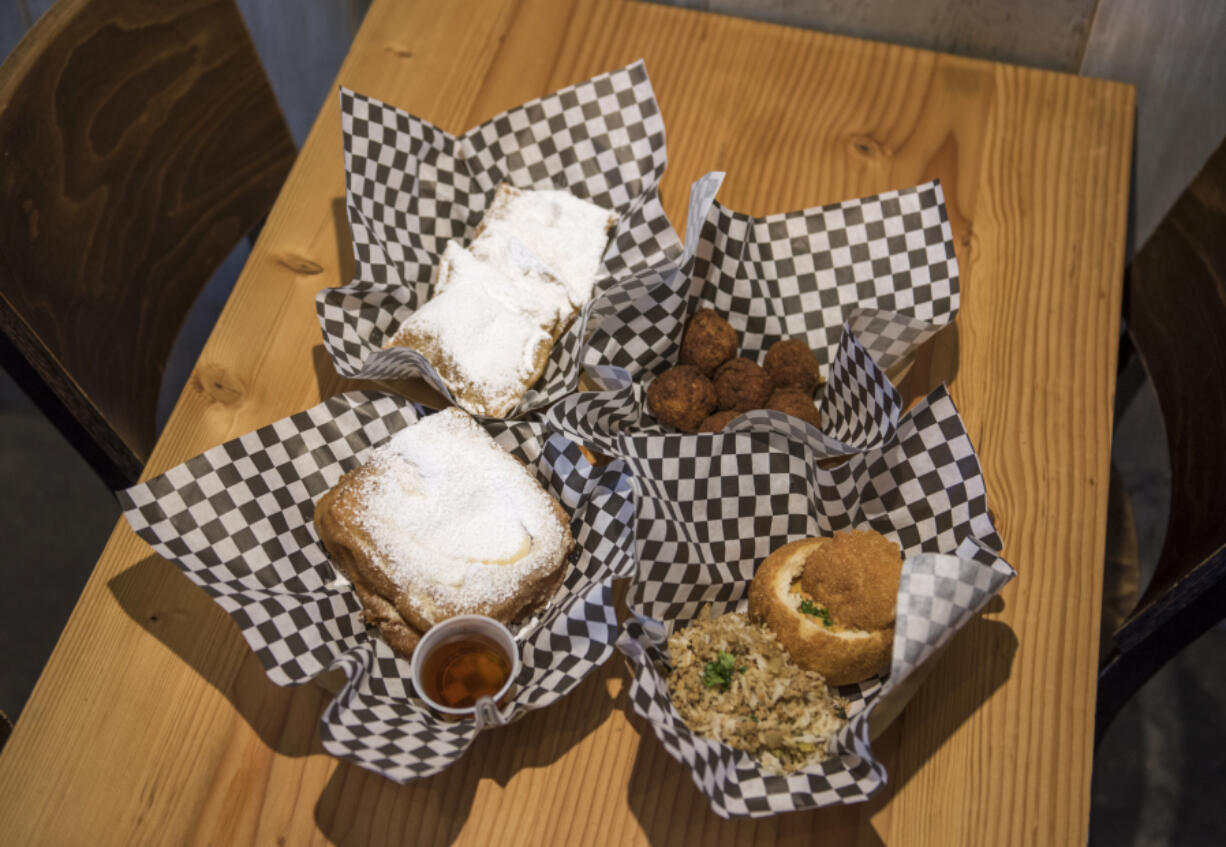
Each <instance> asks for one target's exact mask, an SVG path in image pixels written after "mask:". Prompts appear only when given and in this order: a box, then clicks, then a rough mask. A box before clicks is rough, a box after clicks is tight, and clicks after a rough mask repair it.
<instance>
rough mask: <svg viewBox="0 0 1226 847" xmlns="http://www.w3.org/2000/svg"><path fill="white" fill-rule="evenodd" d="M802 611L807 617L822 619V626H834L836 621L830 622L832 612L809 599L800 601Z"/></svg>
mask: <svg viewBox="0 0 1226 847" xmlns="http://www.w3.org/2000/svg"><path fill="white" fill-rule="evenodd" d="M800 611H801V612H803V613H804V614H806V615H812V616H813V617H815V618H821V619H822V626H834V621H832V620H830V610H829V609H824V608H822V607H821V606H818V605H816V604H815V603H814V602H813V601H812V600H810V599H809V598H808V597H806V598H805V599H803V600H801V601H800Z"/></svg>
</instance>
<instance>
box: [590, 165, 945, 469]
mask: <svg viewBox="0 0 1226 847" xmlns="http://www.w3.org/2000/svg"><path fill="white" fill-rule="evenodd" d="M723 178H724V175H723V174H722V173H710V174H707V175H706V176H704V177H703V178H702V179H699V180H698V181H697V182H695V183H694V185H693V186H692V187H691V190H690V207H689V213H688V220H687V224H686V244H685V250H684V253H683V255H682V257H681V259H680V260H679V264H678V268H677V270H676V271H675V272H673V273H660V272H657V273H656V274H655V275H654V276H644V278H643V279H642V280H640V284H639V285H638V286H636V287H635V288H634V289H633V292H634V298H633V299H632V300H631V301H630V302H629V303H628V304H627V305H626V306H624V307H623V308H621V309H619V310H618V311H617V312H616V313H614V314H611V315H609V316H608V317H606V318H604V319H603V320H602V321H601V322H600V323H599V324H598V325H594V327H593V332H592V337H591V339H590V340H589V342H588V344H587V346H586V347H585V348H584V352H583V360H584V363H585V364H586V365H587V366H588V368H589V370H590V369H592V368H598V367H600V366H612V367H614V368H619V369H621V370H622V371H624V372H625V373H626V375H628V377H629V378H630V379H631V380H635V381H640V382H643V383H644V384H646V383H647V382H650V380H651V379H652V378H653V377H654V376H656V375H658V374H659V373H660V372H661V371H663V370H664V369H666V368H668V367H671V366H672V365H674V364H676V363H677V359H678V352H679V350H680V346H681V336H682V332H683V330H684V326H685V321H686V320H687V318H688V316H689V315H691V314H693V313H694V312H695V311H697V310H698V309H703V308H710V309H714V310H715V311H716V312H717V313H718V314H720V315H722V316H723V317H724V318H725V319H726V320H727V321H728V322H729V323H730V324H731V325H732V327H733V329H735V330H736V331H737V335H738V338H739V351H740V352H739V355H741V356H745V357H748V358H750V359H753V360H754V361H757V362H759V363H761V361H762V359H763V357H764V356H765V353H766V351H767V349H769V348H770V346H771V345H772V344H774V343H775V342H776V341H779V340H782V339H787V338H799V339H803V340H804V341H805V342H806V343H807V344H808V345H809V347H810V348H811V349H812V350H813V351H814V354H815V355H816V357H817V360H818V363H819V365H820V367H821V369H822V372H823V374H824V375H825V377H826V379H827V386H826V388H825V389H824V391H823V397H822V399H821V402H822V404H823V406H822V411H823V420H825V421H829V424H827V425H826V426H825V429H826V435H825V436H824V437H823V436H821V435H820V434H818V433H813V434H811V435H809V436H807V438H808V440H810V441H811V442H812V443H813V444H814V445H815V449H818V450H819V451H820V452H821V453H822V455H827V456H833V455H840V454H843V453H848V452H852V451H853V450H864V449H871V448H874V447H879V446H881V445H883V444H885V443H887V442H888V441H889V438H890V433H891V431H892V427H893V425H894V424H895V423H896V421H897V416H898V411H899V398H898V395H897V392H895V391H894V390H893V388H892V387H891V386H890V384H889V381H888V379H886V377H885V375H884V371H885V370H888V369H890V368H891V367H893V366H894V365H895V364H896V363H898V362H899V361H900V360H901V359H902V358H903V357H905V356H906V355H907V354H908V353H909V352H910V351H911V350H913V349H914V348H915V347H917V346H918V345H919V344H921V343H922V342H924V341H925V340H927V339H928V338H929V337H931V336H932V335H933V334H935V333H936V332H937V331H938V330H940V329H941V328H942V327H943V326H945V325H946V324H948V323H949V322H950V321H952V320H953V318H954V316H955V314H956V313H957V310H958V264H957V259H956V257H955V255H954V245H953V234H952V230H951V229H950V225H949V217H948V215H947V214H946V211H945V203H944V195H943V194H942V192H941V186H940V184H939V183H937V182H930V183H927V184H925V185H921V186H917V187H915V188H909V189H905V190H902V191H891V192H887V193H885V194H878V195H876V196H874V197H865V198H862V199H859V200H848V201H847V202H844V203H838V204H835V205H830V206H822V207H818V208H813V209H804V210H801V211H797V212H787V213H784V214H778V215H771V216H769V217H765V218H750V217H748V216H746V215H742V214H740V213H738V212H733V211H730V210H728V209H725V208H724V207H722V206H721V205H720V204H719V203H718V202H717V201H716V199H715V195H716V193H717V192H718V190H719V187H720V185H721V184H722V182H723ZM848 330H850V331H851V335H853V336H854V338H852V339H849V337H848ZM620 381H621V380H620V379H616V378H615V379H614V383H615V384H619V383H620ZM605 385H606V387H612V386H611V385H609V384H608V382H607V381H606V383H605ZM640 425H642V426H647V427H651V426H653V424H652V423H651V419H650V418H644V419H642V420H641V421H640ZM806 428H807V427H806Z"/></svg>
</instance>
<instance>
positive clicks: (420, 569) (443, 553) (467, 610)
mask: <svg viewBox="0 0 1226 847" xmlns="http://www.w3.org/2000/svg"><path fill="white" fill-rule="evenodd" d="M569 523H570V520H569V517H568V516H567V514H566V512H565V511H564V510H563V508H562V506H561V505H560V504H559V503H558V501H557V500H555V499H554V498H553V497H552V496H550V495H549V494H548V493H547V492H546V491H545V490H544V488H542V487H541V485H540V483H539V482H537V480H536V479H535V477H533V476H532V474H531V473H530V472H529V471H528V469H527V468H525V467H524V466H523V465H522V464H521V463H520V462H519V461H518V460H516V459H515V457H513V456H511V455H510V454H509V453H507V452H505V451H504V450H502V448H500V447H499V446H498V445H497V444H496V443H495V442H494V440H493V439H492V438H491V437H490V436H489V434H488V433H486V432H485V430H484V429H482V428H481V427H480V426H478V425H477V423H476V422H475V421H473V419H472V418H470V417H469V416H468V415H467V414H465V413H464V412H462V411H461V410H459V409H456V408H454V407H453V408H449V409H446V410H444V411H442V412H439V413H437V414H434V415H430V416H428V417H425V418H423V419H421V420H420V421H418V422H417V423H416V424H413V425H412V426H409V427H407V428H405V429H403V430H401V431H400V432H398V433H396V434H395V435H394V436H392V438H391V439H390V440H389V441H387V442H386V443H384V444H383V445H381V446H380V447H378V448H376V449H375V450H374V452H373V453H372V454H371V456H370V458H369V459H368V460H367V461H366V463H365V464H363V465H361V466H360V467H358V468H355V469H354V470H352V471H350V472H349V473H347V474H345V475H344V476H343V477H342V478H341V479H340V481H339V482H338V483H337V484H336V486H335V487H334V488H332V490H330V491H328V492H327V493H326V494H324V496H323V497H322V498H320V500H319V502H318V503H317V504H316V506H315V526H316V528H317V530H318V531H319V537H320V539H321V540H322V541H323V543H324V546H325V547H326V548H327V550H328V553H329V555H330V556H331V557H332V561H333V562H334V563H335V564H336V566H337V567H338V568H340V570H341V571H343V572H344V574H345V575H346V576H347V577H348V578H349V580H350V582H352V583H353V587H354V589H355V591H356V592H357V595H358V598H359V599H360V600H361V601H362V606H363V616H364V617H365V619H366V622H367V623H369V624H371V625H373V626H376V627H378V629H379V631H380V633H381V634H382V635H383V637H384V639H386V640H387V642H388V643H389V644H390V645H391V646H392V647H393V648H395V649H396V650H397V651H399V652H400V653H402V654H404V655H405V656H409V655H411V654H412V652H413V649H414V647H415V646H416V645H417V641H418V639H419V638H420V636H421V635H423V634H424V633H425V632H426V630H428V629H429V628H430V627H431V626H433V625H434V624H436V623H438V622H439V621H442V620H444V619H446V618H449V617H453V616H455V615H461V614H481V615H487V616H489V617H492V618H495V619H497V620H499V621H502V622H503V623H509V622H511V621H512V620H515V619H518V618H521V617H523V616H525V615H526V614H528V613H530V612H531V611H533V610H535V609H537V608H539V607H540V606H542V605H544V604H545V603H546V602H547V601H548V599H549V598H550V597H551V596H552V595H553V594H554V592H555V591H556V590H557V589H558V586H559V585H560V584H561V582H562V577H563V574H564V571H565V565H566V559H567V556H568V554H569V553H570V551H571V548H572V547H573V546H574V541H573V539H572V538H571V534H570V527H569Z"/></svg>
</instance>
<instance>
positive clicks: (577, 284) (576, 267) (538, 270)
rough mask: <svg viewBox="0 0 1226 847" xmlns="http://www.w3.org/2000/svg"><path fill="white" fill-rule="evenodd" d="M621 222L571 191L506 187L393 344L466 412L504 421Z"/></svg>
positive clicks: (586, 295) (541, 366) (570, 316)
mask: <svg viewBox="0 0 1226 847" xmlns="http://www.w3.org/2000/svg"><path fill="white" fill-rule="evenodd" d="M616 223H617V216H616V215H615V214H614V213H612V212H610V211H609V210H608V209H604V208H601V207H600V206H597V205H596V204H595V203H591V202H589V201H587V200H582V199H580V198H578V197H576V196H574V195H573V194H571V193H570V192H568V191H560V190H544V191H532V190H522V191H521V190H519V189H516V188H512V187H511V186H509V185H506V184H502V185H499V186H498V188H497V190H496V191H495V194H494V199H493V202H492V203H491V204H490V208H489V210H488V211H487V212H486V214H485V217H484V218H483V219H482V221H481V224H480V225H479V226H478V227H477V229H476V232H475V234H474V237H473V240H472V243H471V244H469V245H468V246H467V247H464V246H462V245H461V244H460V243H459V242H458V241H449V242H447V247H446V249H444V251H443V255H442V256H441V257H440V259H439V264H438V267H437V269H436V274H437V275H436V277H435V283H434V296H433V297H432V298H431V299H430V300H429V301H428V302H427V303H425V304H424V305H422V306H421V307H420V308H418V309H417V310H416V311H415V312H414V313H413V314H412V315H410V316H409V318H408V319H407V320H406V321H405V322H404V323H403V324H401V326H400V328H399V329H398V330H397V332H396V334H395V335H394V336H393V337H392V340H391V341H390V342H389V344H388V346H389V347H409V348H411V349H413V350H416V351H417V352H419V353H421V354H422V355H423V356H425V357H426V359H427V360H428V361H429V362H430V364H431V365H432V366H433V367H434V370H435V372H436V373H437V374H438V376H439V378H440V379H441V380H442V381H443V384H444V385H446V386H447V389H448V390H449V391H450V392H451V395H452V397H454V398H455V401H456V403H458V404H459V405H460V406H461V407H463V408H464V409H467V410H468V411H469V412H471V413H473V414H476V415H486V416H489V417H504V416H505V415H507V414H508V413H509V412H510V411H511V410H512V409H513V408H514V407H515V405H516V404H517V403H518V402H519V401H520V399H521V398H522V397H523V396H524V394H525V392H527V390H528V389H529V388H530V387H531V386H532V384H533V383H535V382H536V381H537V380H538V379H540V377H541V375H542V374H543V373H544V371H545V365H546V364H547V363H548V361H549V354H550V351H551V350H552V349H553V344H554V342H555V341H557V340H558V339H559V338H561V337H562V334H563V333H564V332H566V330H567V328H568V327H569V326H570V324H571V322H572V321H573V320H574V318H575V316H576V315H577V314H578V313H579V310H580V309H581V308H582V307H583V305H584V304H585V303H587V302H588V300H590V299H591V298H592V293H593V289H594V286H595V284H596V280H597V277H598V273H599V270H600V263H601V259H602V258H603V257H604V251H605V247H606V245H607V244H608V240H609V231H610V230H611V229H612V228H613V226H614V225H615V224H616Z"/></svg>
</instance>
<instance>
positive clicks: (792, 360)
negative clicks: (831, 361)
mask: <svg viewBox="0 0 1226 847" xmlns="http://www.w3.org/2000/svg"><path fill="white" fill-rule="evenodd" d="M763 366H764V367H765V368H766V372H767V373H768V374H770V375H771V379H772V380H774V382H775V387H776V388H795V389H797V390H798V391H803V392H804V393H805V394H808V395H810V396H812V395H813V392H814V391H815V390H816V389H817V386H818V385H820V384H821V382H822V374H821V371H820V370H818V367H817V359H816V358H815V357H814V355H813V351H812V350H810V349H809V345H807V344H805V343H804V342H803V341H801V340H799V339H797V338H789V339H788V340H786V341H776V342H775V343H774V344H772V345H771V346H770V349H769V350H767V351H766V359H765V360H764V361H763Z"/></svg>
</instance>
